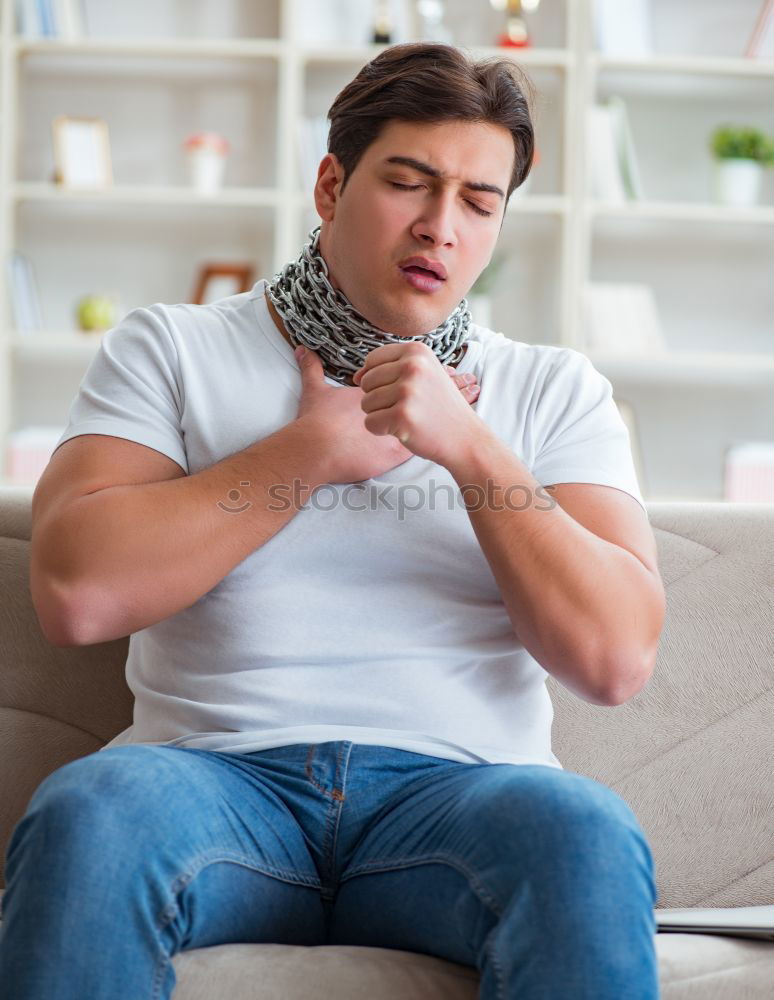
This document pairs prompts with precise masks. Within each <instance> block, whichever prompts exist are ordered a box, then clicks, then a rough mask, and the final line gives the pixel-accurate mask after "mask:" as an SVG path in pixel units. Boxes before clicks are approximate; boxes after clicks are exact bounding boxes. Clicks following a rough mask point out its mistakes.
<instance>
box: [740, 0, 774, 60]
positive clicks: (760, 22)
mask: <svg viewBox="0 0 774 1000" xmlns="http://www.w3.org/2000/svg"><path fill="white" fill-rule="evenodd" d="M744 55H745V57H746V58H747V59H774V0H763V4H762V6H761V9H760V11H759V12H758V17H757V19H756V21H755V26H754V27H753V30H752V34H751V35H750V40H749V41H748V43H747V46H746V48H745V50H744Z"/></svg>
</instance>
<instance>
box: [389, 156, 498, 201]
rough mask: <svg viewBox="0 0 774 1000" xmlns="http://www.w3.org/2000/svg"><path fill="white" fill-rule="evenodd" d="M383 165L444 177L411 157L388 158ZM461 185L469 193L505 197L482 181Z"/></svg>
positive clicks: (434, 168) (441, 173) (495, 186)
mask: <svg viewBox="0 0 774 1000" xmlns="http://www.w3.org/2000/svg"><path fill="white" fill-rule="evenodd" d="M384 163H399V164H402V165H403V166H404V167H412V168H413V169H414V170H419V171H420V173H423V174H428V175H429V176H430V177H445V176H446V175H445V174H444V173H443V172H442V171H441V170H438V169H437V168H436V167H431V166H430V164H429V163H423V162H422V161H421V160H415V159H414V158H413V156H388V157H387V158H386V159H385V160H384ZM462 183H463V187H466V188H470V190H471V191H491V192H492V194H498V195H499V196H500V197H501V198H504V197H505V192H504V191H503V190H502V188H499V187H497V185H496V184H484V183H483V181H463V182H462Z"/></svg>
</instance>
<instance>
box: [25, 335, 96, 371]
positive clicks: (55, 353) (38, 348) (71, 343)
mask: <svg viewBox="0 0 774 1000" xmlns="http://www.w3.org/2000/svg"><path fill="white" fill-rule="evenodd" d="M101 342H102V334H101V333H82V332H79V331H78V330H62V331H52V330H37V331H33V332H31V333H18V332H14V333H12V334H11V336H10V338H9V340H8V343H9V345H10V348H11V352H12V354H13V356H14V358H15V359H16V360H17V361H22V362H28V363H29V362H33V363H35V362H38V363H40V362H43V363H46V362H49V361H52V360H55V361H56V360H68V361H86V362H88V361H90V360H91V359H92V357H93V356H94V355H95V354H96V353H97V349H98V348H99V345H100V344H101Z"/></svg>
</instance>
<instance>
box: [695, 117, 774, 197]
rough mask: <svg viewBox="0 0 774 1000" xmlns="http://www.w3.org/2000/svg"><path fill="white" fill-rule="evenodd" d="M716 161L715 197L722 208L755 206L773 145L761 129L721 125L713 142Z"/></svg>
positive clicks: (773, 156) (772, 157)
mask: <svg viewBox="0 0 774 1000" xmlns="http://www.w3.org/2000/svg"><path fill="white" fill-rule="evenodd" d="M710 149H711V150H712V153H713V155H714V157H715V197H716V198H717V200H718V201H719V202H720V203H721V204H723V205H756V204H757V203H758V200H759V198H760V190H761V180H762V176H763V170H764V168H765V167H768V166H770V165H771V164H772V163H774V142H772V141H771V139H770V138H769V137H768V136H767V135H765V134H764V133H763V132H762V131H761V130H760V129H758V128H753V127H744V126H734V125H721V126H719V127H718V128H716V129H715V131H714V132H713V133H712V136H711V139H710Z"/></svg>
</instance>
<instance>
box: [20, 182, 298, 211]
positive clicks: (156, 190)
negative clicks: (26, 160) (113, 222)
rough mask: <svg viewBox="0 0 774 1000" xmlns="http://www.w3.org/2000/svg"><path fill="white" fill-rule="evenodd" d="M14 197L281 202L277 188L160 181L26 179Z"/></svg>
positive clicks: (188, 202)
mask: <svg viewBox="0 0 774 1000" xmlns="http://www.w3.org/2000/svg"><path fill="white" fill-rule="evenodd" d="M12 198H13V199H14V201H16V202H23V201H27V202H30V201H36V202H40V201H49V202H50V201H62V202H74V201H77V202H83V201H89V202H103V203H107V204H115V205H125V204H129V203H131V204H143V205H159V204H162V205H169V204H174V205H185V206H186V207H190V206H191V205H220V206H228V207H236V208H257V207H260V208H263V207H272V208H273V207H275V206H276V205H278V204H279V203H280V192H279V190H277V189H276V188H237V187H233V188H229V187H224V188H222V189H221V190H220V191H219V192H217V194H199V193H198V192H197V191H196V190H195V189H194V188H187V187H182V186H173V185H159V184H134V185H133V184H116V185H114V186H113V187H112V188H110V189H108V190H105V191H77V190H68V189H67V188H63V187H60V186H58V185H56V184H50V183H44V182H33V181H30V182H24V183H20V184H16V185H15V187H14V188H13V192H12Z"/></svg>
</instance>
